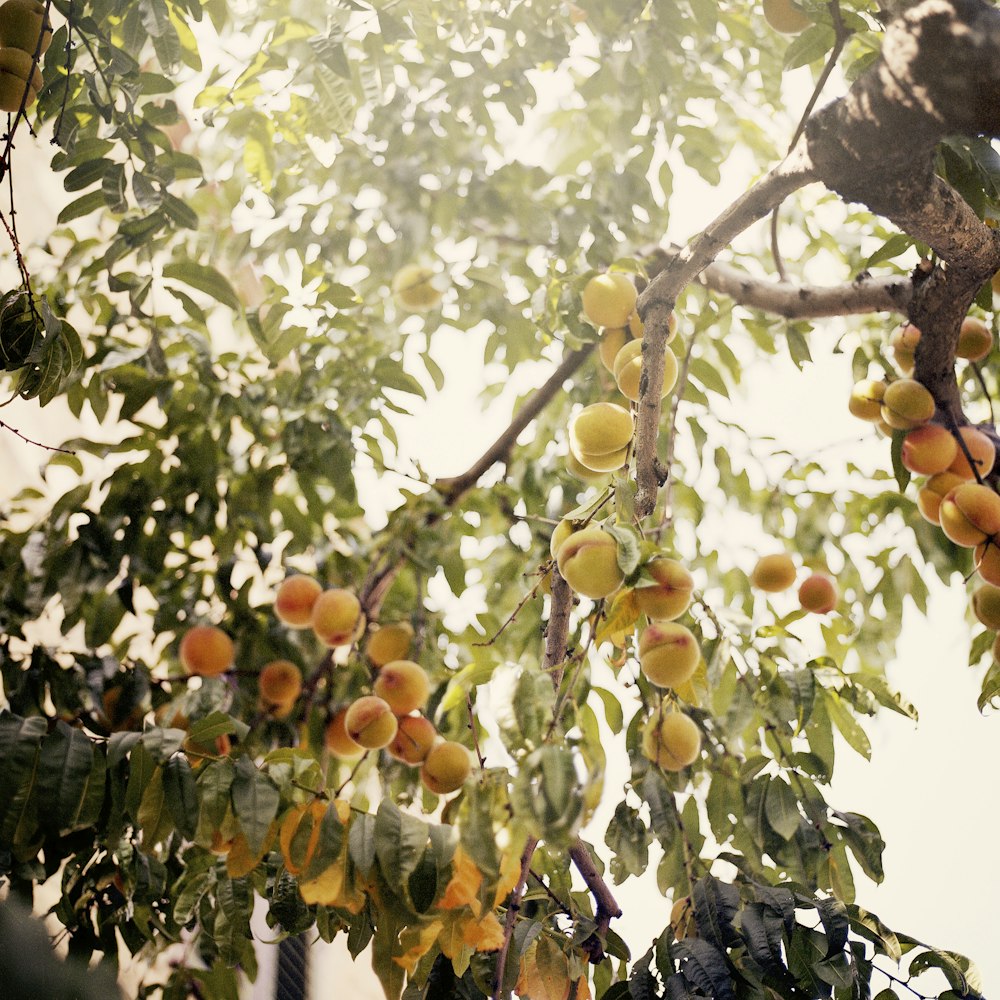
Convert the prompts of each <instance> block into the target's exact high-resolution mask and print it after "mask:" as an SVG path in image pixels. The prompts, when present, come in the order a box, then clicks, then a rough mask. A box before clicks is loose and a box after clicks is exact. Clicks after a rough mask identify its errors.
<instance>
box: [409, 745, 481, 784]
mask: <svg viewBox="0 0 1000 1000" xmlns="http://www.w3.org/2000/svg"><path fill="white" fill-rule="evenodd" d="M471 773H472V761H471V759H470V758H469V751H468V750H466V749H465V747H464V746H462V744H461V743H456V742H455V741H453V740H443V741H442V742H441V743H436V744H435V745H434V746H432V747H431V748H430V750H429V751H428V753H427V756H426V757H425V758H424V763H423V766H422V767H421V768H420V780H421V781H423V783H424V785H425V786H426V787H427V788H428V789H429V790H430V791H432V792H434V794H435V795H447V794H448V793H449V792H454V791H456V790H457V789H459V788H461V787H462V785H464V784H465V779H466V778H468V777H469V775H470V774H471Z"/></svg>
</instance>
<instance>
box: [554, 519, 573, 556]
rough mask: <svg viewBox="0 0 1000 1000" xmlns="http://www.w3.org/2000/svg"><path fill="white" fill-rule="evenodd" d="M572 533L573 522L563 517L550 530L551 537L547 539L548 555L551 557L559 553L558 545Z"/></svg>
mask: <svg viewBox="0 0 1000 1000" xmlns="http://www.w3.org/2000/svg"><path fill="white" fill-rule="evenodd" d="M572 534H573V522H572V521H567V520H566V519H565V518H564V519H563V520H561V521H560V522H559V523H558V524H557V525H556V527H555V530H554V531H553V532H552V537H551V538H550V539H549V555H551V556H552V558H553V559H555V557H556V556H557V555H559V546H560V545H562V543H563V542H565V541H566V539H567V538H569V536H570V535H572Z"/></svg>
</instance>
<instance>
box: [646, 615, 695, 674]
mask: <svg viewBox="0 0 1000 1000" xmlns="http://www.w3.org/2000/svg"><path fill="white" fill-rule="evenodd" d="M700 660H701V647H700V646H699V645H698V640H697V639H696V638H695V636H694V633H693V632H692V631H691V630H690V629H688V628H685V627H684V626H683V625H679V624H678V623H677V622H662V623H661V622H658V623H655V624H653V625H647V626H646V627H645V628H644V629H643V630H642V632H640V633H639V667H640V668H641V670H642V672H643V675H644V676H645V677H646V679H647V680H648V681H649V682H650V684H655V685H656V686H657V687H671V688H672V687H678V686H679V685H681V684H683V683H684V682H685V681H687V680H690V679H691V677H692V676H693V674H694V672H695V671H696V670H697V669H698V663H699V662H700Z"/></svg>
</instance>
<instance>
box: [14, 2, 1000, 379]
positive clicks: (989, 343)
mask: <svg viewBox="0 0 1000 1000" xmlns="http://www.w3.org/2000/svg"><path fill="white" fill-rule="evenodd" d="M2 9H3V8H0V10H2ZM992 350H993V331H992V330H990V328H989V327H988V326H987V325H986V324H985V323H984V322H983V321H982V320H981V319H976V317H975V316H966V317H965V319H963V320H962V326H961V328H960V329H959V331H958V347H957V348H956V350H955V353H956V354H957V355H958V357H960V358H965V360H966V361H982V360H983V358H985V357H986V356H987V355H988V354H989V353H990V351H992Z"/></svg>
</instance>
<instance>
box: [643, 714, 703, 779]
mask: <svg viewBox="0 0 1000 1000" xmlns="http://www.w3.org/2000/svg"><path fill="white" fill-rule="evenodd" d="M642 752H643V754H645V756H646V757H647V758H648V759H649V760H651V761H652V762H653V763H654V764H657V765H658V766H659V767H662V768H663V770H664V771H682V770H683V769H684V768H685V767H688V766H689V765H691V764H693V763H694V762H695V761H696V760H697V759H698V756H699V754H700V753H701V730H700V729H699V728H698V726H697V724H696V723H695V722H694V720H693V719H691V718H689V717H688V716H686V715H684V714H683V712H670V713H669V714H667V715H664V716H659V715H654V716H653V717H652V718H651V719H650V720H649V721H648V722H647V723H646V725H645V727H644V728H643V731H642Z"/></svg>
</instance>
